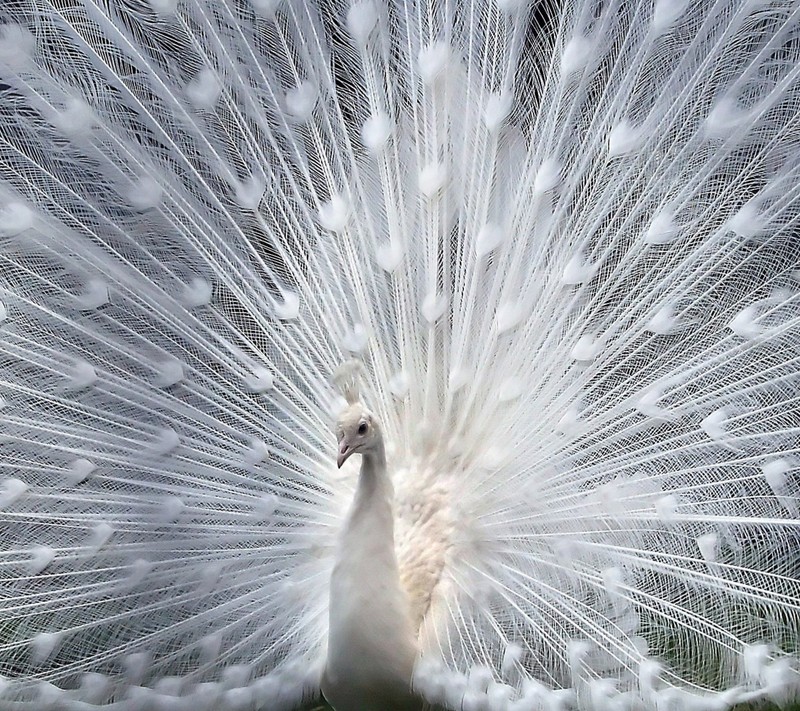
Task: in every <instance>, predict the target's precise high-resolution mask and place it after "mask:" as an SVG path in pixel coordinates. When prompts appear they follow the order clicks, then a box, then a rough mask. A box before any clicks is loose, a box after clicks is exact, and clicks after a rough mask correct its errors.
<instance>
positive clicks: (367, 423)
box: [336, 402, 381, 469]
mask: <svg viewBox="0 0 800 711" xmlns="http://www.w3.org/2000/svg"><path fill="white" fill-rule="evenodd" d="M336 440H337V442H338V445H339V449H338V454H337V455H336V466H338V467H339V468H340V469H341V467H342V464H344V463H345V462H346V461H347V460H348V459H349V458H350V455H351V454H369V453H370V452H371V451H374V450H375V449H377V448H378V447H379V446H380V444H381V432H380V426H379V425H378V420H377V418H376V417H375V416H374V415H373V414H372V413H371V412H370V411H369V410H367V408H366V407H364V406H363V405H362V404H361V403H360V402H355V403H353V404H352V405H348V406H347V408H346V409H345V410H344V411H343V412H342V414H341V415H339V420H338V422H337V423H336Z"/></svg>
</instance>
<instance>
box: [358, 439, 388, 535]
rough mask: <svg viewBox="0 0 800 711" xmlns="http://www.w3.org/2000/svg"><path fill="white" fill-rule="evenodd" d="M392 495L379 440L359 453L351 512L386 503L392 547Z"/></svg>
mask: <svg viewBox="0 0 800 711" xmlns="http://www.w3.org/2000/svg"><path fill="white" fill-rule="evenodd" d="M393 497H394V487H393V486H392V480H391V478H390V477H389V472H388V470H387V468H386V450H385V448H384V446H383V441H381V440H379V441H378V443H377V445H376V446H375V447H374V448H373V449H371V450H370V451H369V452H367V453H365V454H362V455H361V471H360V472H359V475H358V486H357V487H356V495H355V498H354V499H353V506H352V514H353V515H355V514H356V512H357V511H362V510H364V508H365V507H366V508H367V509H371V508H372V507H374V506H379V507H380V504H381V502H384V503H386V504H388V507H389V509H390V511H389V513H390V516H389V521H388V523H389V524H390V526H391V528H392V534H393V535H392V548H394V516H393V515H392V512H391V508H392V499H393ZM381 508H383V507H381ZM384 513H385V511H384ZM351 518H352V516H351Z"/></svg>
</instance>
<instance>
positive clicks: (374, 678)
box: [321, 364, 422, 711]
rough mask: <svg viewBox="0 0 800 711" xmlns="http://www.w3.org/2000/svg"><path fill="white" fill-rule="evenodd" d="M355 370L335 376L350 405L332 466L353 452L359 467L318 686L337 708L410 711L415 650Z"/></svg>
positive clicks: (381, 447) (381, 455)
mask: <svg viewBox="0 0 800 711" xmlns="http://www.w3.org/2000/svg"><path fill="white" fill-rule="evenodd" d="M357 370H358V365H357V364H355V366H353V365H351V366H349V367H346V366H343V368H342V369H340V370H339V371H338V373H337V374H338V376H339V378H340V379H341V380H343V382H347V383H349V384H348V385H347V387H346V389H345V397H346V398H347V402H348V404H349V406H348V407H347V408H346V409H345V410H344V412H343V413H342V414H341V415H340V416H339V418H338V422H337V427H336V430H337V432H336V435H337V436H336V439H337V442H338V455H337V459H336V465H337V467H339V468H341V467H342V465H343V464H344V463H345V462H346V461H347V460H348V459H349V458H350V457H351V456H352V455H353V454H359V455H361V467H360V470H359V474H358V485H357V488H356V493H355V497H354V500H353V503H352V506H351V508H350V511H349V512H348V515H347V519H346V522H345V524H344V526H343V529H342V534H341V540H340V542H339V545H338V546H337V556H336V562H335V564H334V567H333V570H332V572H331V581H330V599H329V623H328V653H327V659H326V665H325V668H324V670H323V675H322V684H321V689H322V693H323V695H324V697H325V698H326V699H327V700H328V701H329V702H330V703H331V704H332V705H333V706H334V708H337V709H338V708H342V709H353V710H354V711H359V710H362V709H363V711H371V710H372V709H374V710H375V711H379V710H380V709H387V710H388V709H397V711H402V709H409V710H411V711H414V710H418V709H420V708H422V707H421V703H420V700H419V699H415V698H414V696H413V695H412V691H411V678H412V674H413V669H414V661H415V659H416V658H417V656H418V655H419V650H418V649H417V645H416V639H415V633H416V629H415V628H414V625H413V624H412V616H411V606H410V600H409V597H408V595H407V594H406V591H405V590H404V589H403V587H402V584H401V580H400V571H399V567H398V562H397V552H396V550H395V536H394V511H393V503H394V491H393V486H392V481H391V477H390V474H389V471H388V469H387V464H386V449H385V444H384V439H383V433H382V431H381V427H380V424H379V422H378V420H377V418H376V417H375V416H374V415H373V414H372V413H371V412H369V410H367V409H366V408H365V407H364V406H363V404H362V403H360V402H359V400H358V395H357V388H356V386H355V384H354V382H353V381H354V377H355V373H356V372H357ZM364 541H368V542H369V543H368V545H365V543H364Z"/></svg>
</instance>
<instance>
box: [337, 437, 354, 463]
mask: <svg viewBox="0 0 800 711" xmlns="http://www.w3.org/2000/svg"><path fill="white" fill-rule="evenodd" d="M352 453H353V448H352V447H351V446H350V442H348V441H347V438H344V439H342V441H341V442H339V454H338V456H337V457H336V466H337V468H339V469H341V468H342V464H344V463H345V462H346V461H347V458H348V457H349V456H350V455H351V454H352Z"/></svg>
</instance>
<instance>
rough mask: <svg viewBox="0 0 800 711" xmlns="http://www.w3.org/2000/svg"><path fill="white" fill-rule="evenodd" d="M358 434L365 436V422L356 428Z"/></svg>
mask: <svg viewBox="0 0 800 711" xmlns="http://www.w3.org/2000/svg"><path fill="white" fill-rule="evenodd" d="M358 434H360V435H363V434H367V423H366V422H362V423H361V424H360V425H359V426H358Z"/></svg>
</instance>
